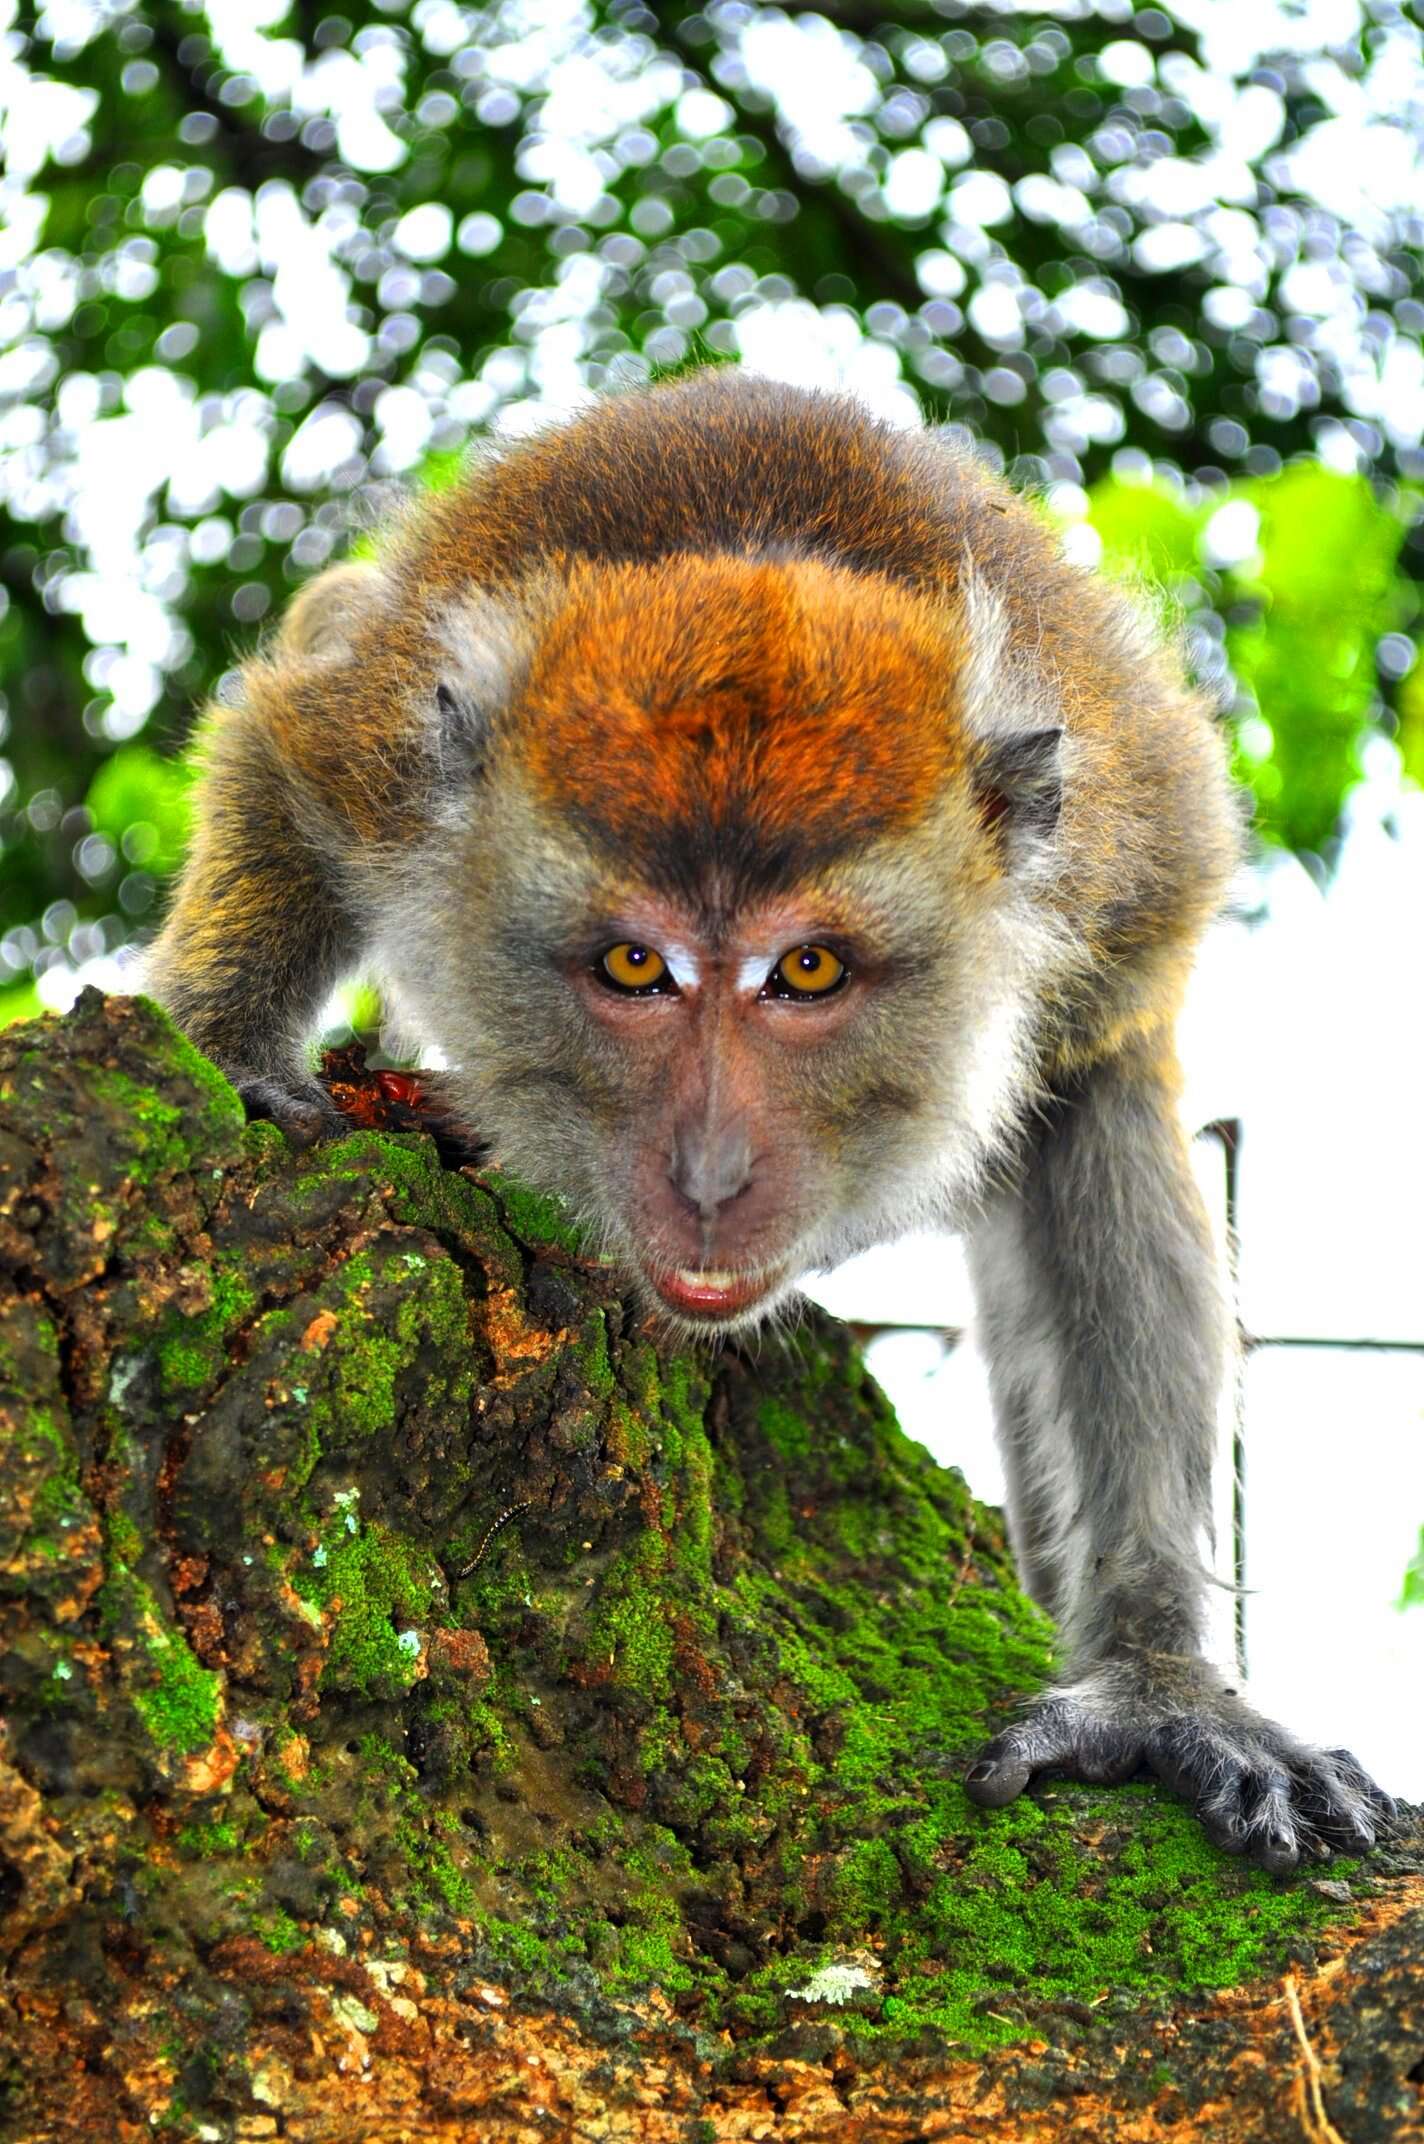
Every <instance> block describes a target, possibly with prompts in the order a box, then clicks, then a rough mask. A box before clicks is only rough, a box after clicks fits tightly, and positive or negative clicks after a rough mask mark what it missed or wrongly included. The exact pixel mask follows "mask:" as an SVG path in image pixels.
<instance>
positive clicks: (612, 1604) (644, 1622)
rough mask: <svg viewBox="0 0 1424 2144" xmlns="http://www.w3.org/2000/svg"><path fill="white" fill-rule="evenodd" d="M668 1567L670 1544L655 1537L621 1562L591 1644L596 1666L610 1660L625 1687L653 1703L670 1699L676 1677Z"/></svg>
mask: <svg viewBox="0 0 1424 2144" xmlns="http://www.w3.org/2000/svg"><path fill="white" fill-rule="evenodd" d="M665 1566H666V1548H665V1544H664V1542H663V1540H662V1537H661V1536H660V1535H658V1534H654V1533H647V1534H643V1535H642V1536H641V1537H640V1539H639V1540H638V1541H637V1542H636V1543H635V1545H634V1546H633V1547H632V1548H631V1549H629V1550H627V1551H626V1552H625V1553H624V1554H623V1555H622V1556H620V1557H618V1558H617V1559H616V1560H615V1562H614V1564H613V1565H612V1567H611V1568H610V1569H609V1570H608V1571H607V1572H605V1574H604V1579H603V1584H602V1586H601V1588H600V1589H599V1596H598V1603H597V1607H596V1610H595V1613H594V1617H593V1622H592V1629H591V1632H590V1636H589V1640H588V1645H587V1651H588V1653H589V1655H590V1657H591V1658H592V1659H593V1660H594V1661H596V1662H598V1663H600V1664H602V1663H604V1662H605V1661H606V1664H607V1666H608V1667H609V1668H610V1669H611V1671H612V1673H613V1674H614V1676H615V1677H616V1679H617V1680H618V1681H619V1682H620V1683H624V1684H626V1685H627V1687H628V1688H629V1689H630V1690H634V1691H636V1692H637V1693H638V1695H639V1696H640V1697H642V1698H644V1699H646V1700H648V1701H649V1702H655V1701H656V1700H657V1699H659V1698H663V1697H666V1695H667V1693H668V1689H669V1685H670V1681H671V1676H672V1664H673V1653H674V1641H673V1633H672V1630H671V1628H670V1627H669V1623H668V1616H667V1606H666V1602H665V1596H664V1589H663V1577H664V1572H665Z"/></svg>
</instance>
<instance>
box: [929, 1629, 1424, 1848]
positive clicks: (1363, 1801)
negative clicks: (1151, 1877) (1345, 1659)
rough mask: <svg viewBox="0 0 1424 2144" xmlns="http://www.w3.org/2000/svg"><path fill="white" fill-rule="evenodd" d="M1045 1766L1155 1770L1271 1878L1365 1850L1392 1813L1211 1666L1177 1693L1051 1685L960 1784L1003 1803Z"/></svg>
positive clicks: (1124, 1772)
mask: <svg viewBox="0 0 1424 2144" xmlns="http://www.w3.org/2000/svg"><path fill="white" fill-rule="evenodd" d="M1184 1699H1185V1701H1183V1700H1184ZM1043 1771H1053V1772H1059V1773H1066V1774H1067V1775H1068V1777H1070V1778H1072V1779H1083V1780H1090V1781H1094V1782H1097V1783H1100V1784H1109V1783H1116V1782H1117V1781H1120V1780H1124V1779H1127V1778H1129V1777H1130V1776H1131V1775H1132V1774H1133V1773H1134V1772H1139V1771H1146V1772H1150V1773H1155V1774H1156V1776H1157V1777H1158V1778H1159V1779H1161V1780H1163V1781H1164V1782H1165V1783H1166V1785H1168V1786H1169V1787H1171V1788H1172V1789H1173V1790H1174V1791H1175V1792H1176V1793H1178V1794H1181V1795H1183V1796H1184V1797H1185V1798H1186V1799H1187V1800H1188V1801H1190V1802H1191V1803H1192V1805H1193V1807H1194V1808H1195V1810H1196V1814H1197V1815H1198V1817H1199V1818H1200V1819H1201V1822H1202V1824H1203V1826H1204V1828H1205V1830H1206V1833H1207V1836H1208V1837H1209V1838H1210V1839H1211V1840H1212V1841H1213V1843H1214V1844H1215V1845H1217V1846H1219V1847H1221V1848H1222V1849H1223V1851H1225V1852H1226V1853H1228V1854H1248V1855H1249V1856H1250V1857H1251V1858H1252V1859H1253V1860H1254V1861H1257V1862H1259V1863H1260V1865H1261V1867H1262V1868H1264V1869H1266V1870H1268V1871H1269V1872H1270V1873H1271V1874H1272V1875H1276V1876H1279V1875H1284V1874H1285V1873H1286V1872H1287V1871H1289V1870H1290V1869H1293V1868H1294V1867H1295V1865H1296V1863H1297V1862H1298V1861H1299V1860H1300V1858H1301V1856H1302V1855H1307V1856H1321V1855H1323V1854H1326V1853H1330V1852H1337V1853H1347V1854H1359V1853H1364V1852H1366V1851H1368V1849H1369V1848H1370V1847H1371V1846H1373V1845H1374V1843H1375V1841H1376V1838H1377V1837H1379V1836H1380V1834H1381V1833H1384V1832H1387V1831H1388V1830H1389V1828H1390V1827H1391V1825H1392V1824H1393V1822H1394V1819H1395V1816H1396V1814H1397V1812H1396V1809H1395V1805H1394V1803H1393V1801H1392V1800H1391V1799H1390V1797H1389V1795H1387V1794H1386V1793H1385V1792H1384V1791H1383V1790H1382V1789H1381V1788H1380V1787H1377V1786H1376V1785H1375V1783H1374V1781H1373V1780H1372V1779H1371V1778H1370V1777H1369V1774H1368V1773H1367V1772H1366V1771H1365V1770H1364V1769H1363V1767H1362V1766H1361V1765H1360V1764H1359V1763H1358V1762H1357V1761H1356V1759H1355V1758H1354V1757H1352V1756H1351V1754H1350V1752H1349V1751H1348V1750H1345V1749H1332V1750H1321V1749H1312V1748H1311V1747H1310V1746H1309V1745H1308V1744H1306V1743H1303V1742H1298V1741H1296V1740H1295V1738H1294V1737H1293V1736H1291V1735H1288V1734H1287V1733H1286V1731H1285V1730H1284V1728H1281V1727H1278V1726H1277V1725H1276V1724H1275V1722H1274V1721H1272V1720H1266V1719H1263V1718H1262V1717H1261V1716H1260V1714H1259V1713H1256V1712H1252V1711H1251V1710H1250V1708H1249V1707H1248V1706H1247V1705H1245V1704H1243V1703H1242V1702H1241V1700H1240V1698H1239V1697H1237V1696H1236V1694H1235V1692H1234V1691H1232V1690H1229V1689H1227V1688H1225V1687H1224V1686H1222V1685H1220V1684H1214V1685H1213V1683H1212V1682H1210V1681H1208V1679H1207V1674H1206V1671H1204V1672H1203V1676H1202V1681H1201V1685H1200V1687H1199V1688H1198V1689H1196V1690H1194V1691H1193V1692H1192V1693H1191V1694H1190V1695H1187V1693H1185V1692H1183V1693H1179V1694H1178V1695H1177V1697H1176V1700H1175V1701H1173V1700H1171V1699H1169V1698H1167V1697H1166V1696H1164V1695H1161V1694H1158V1693H1156V1692H1148V1693H1144V1692H1142V1691H1140V1690H1136V1691H1134V1690H1133V1689H1132V1688H1131V1686H1130V1683H1129V1684H1127V1685H1126V1686H1125V1684H1124V1680H1123V1677H1122V1671H1121V1669H1118V1670H1116V1671H1114V1670H1111V1669H1110V1670H1108V1671H1106V1673H1105V1675H1104V1677H1103V1678H1102V1680H1101V1681H1086V1682H1080V1683H1076V1684H1074V1685H1072V1686H1070V1687H1068V1688H1065V1689H1062V1690H1059V1691H1055V1692H1052V1693H1050V1694H1049V1695H1048V1696H1046V1697H1044V1698H1043V1699H1042V1700H1041V1701H1040V1702H1039V1703H1038V1704H1036V1705H1035V1706H1034V1707H1033V1708H1032V1709H1031V1710H1030V1711H1029V1712H1028V1714H1027V1715H1026V1716H1025V1717H1024V1718H1023V1719H1022V1720H1020V1721H1018V1722H1017V1723H1016V1724H1015V1725H1014V1726H1012V1727H1008V1728H1006V1729H1005V1730H1004V1732H1003V1733H1002V1734H999V1735H996V1736H995V1737H994V1739H993V1741H992V1742H990V1743H989V1745H988V1747H987V1748H986V1749H985V1750H984V1752H983V1754H982V1756H981V1757H980V1758H979V1759H978V1761H977V1762H976V1764H975V1765H974V1767H973V1769H972V1770H971V1771H970V1773H969V1775H968V1778H967V1779H966V1781H965V1788H966V1791H967V1793H968V1795H969V1797H970V1799H971V1801H975V1802H978V1803H979V1804H980V1806H981V1807H982V1808H985V1809H1001V1808H1003V1807H1004V1805H1005V1804H1006V1803H1007V1802H1011V1801H1013V1800H1014V1799H1015V1798H1016V1796H1018V1795H1019V1794H1021V1793H1022V1792H1023V1790H1024V1788H1025V1787H1026V1786H1027V1785H1028V1783H1029V1781H1030V1779H1031V1778H1033V1776H1034V1775H1035V1774H1036V1773H1038V1772H1043Z"/></svg>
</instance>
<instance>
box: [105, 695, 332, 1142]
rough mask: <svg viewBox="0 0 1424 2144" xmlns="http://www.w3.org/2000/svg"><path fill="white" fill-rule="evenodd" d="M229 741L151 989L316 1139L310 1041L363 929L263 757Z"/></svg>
mask: <svg viewBox="0 0 1424 2144" xmlns="http://www.w3.org/2000/svg"><path fill="white" fill-rule="evenodd" d="M221 742H222V744H223V746H224V748H225V749H224V752H223V756H222V759H221V760H220V762H219V764H218V765H217V766H216V767H215V769H214V771H213V773H212V775H211V776H210V779H209V784H208V788H207V792H206V795H205V799H204V801H205V806H206V809H205V812H204V817H203V820H202V822H201V824H200V827H199V830H198V838H197V841H196V843H195V845H194V849H193V853H192V855H191V856H190V858H189V861H188V864H187V866H186V868H185V870H184V873H183V876H182V879H181V881H180V884H179V888H178V896H177V899H176V901H175V903H174V906H173V908H172V910H171V912H170V914H169V917H168V921H167V923H166V924H165V926H164V928H163V931H162V933H161V934H160V936H159V938H158V940H157V942H156V943H155V944H154V946H153V947H152V949H151V950H150V952H149V954H148V957H147V959H146V961H145V965H144V981H145V987H146V988H148V989H149V990H151V991H152V993H153V995H154V996H155V997H156V998H157V999H158V1000H159V1002H160V1004H162V1005H164V1006H165V1007H166V1008H167V1010H168V1011H169V1012H171V1013H172V1014H173V1016H174V1018H175V1019H176V1020H177V1021H178V1022H179V1023H180V1025H181V1026H182V1027H183V1028H184V1030H185V1032H186V1033H187V1034H188V1035H190V1036H191V1037H192V1039H193V1041H194V1042H196V1043H197V1044H198V1046H199V1048H200V1049H203V1050H206V1051H207V1052H208V1054H209V1055H210V1056H211V1057H213V1058H214V1059H215V1060H216V1061H217V1063H218V1064H220V1065H221V1066H222V1068H223V1070H224V1071H225V1072H227V1073H228V1075H229V1076H230V1077H231V1078H232V1079H233V1080H234V1081H235V1083H236V1084H237V1086H238V1087H239V1089H240V1090H241V1091H242V1092H243V1093H244V1094H245V1096H246V1097H247V1099H248V1101H249V1102H250V1103H251V1104H252V1105H253V1106H254V1107H256V1108H257V1109H258V1110H259V1111H260V1112H261V1113H262V1114H265V1115H272V1116H275V1117H277V1119H278V1120H279V1121H280V1122H282V1123H284V1124H285V1125H286V1127H287V1128H288V1129H289V1130H292V1131H294V1132H295V1133H296V1134H297V1135H298V1136H311V1135H312V1133H313V1131H314V1130H315V1129H317V1128H319V1125H318V1119H320V1117H321V1116H322V1114H323V1108H324V1105H323V1102H322V1097H321V1094H320V1090H319V1089H317V1087H316V1085H315V1082H313V1081H312V1080H311V1079H310V1078H309V1076H308V1075H307V1073H306V1069H305V1064H304V1044H305V1042H306V1041H307V1039H308V1037H309V1036H310V1033H311V1030H312V1027H313V1025H314V1023H315V1021H316V1018H317V1015H318V1013H319V1012H320V1009H321V1006H322V1004H323V1002H324V1001H325V999H326V998H327V997H328V995H329V994H330V992H331V990H332V988H333V986H334V985H335V983H336V982H337V981H338V980H339V979H340V976H341V974H342V972H343V971H344V970H345V969H346V968H347V967H348V966H349V965H350V963H351V960H352V956H353V954H354V952H355V950H356V947H355V938H354V933H353V931H352V929H351V926H350V924H349V922H348V921H347V919H346V917H345V915H344V913H343V909H342V905H341V903H340V902H339V901H338V899H337V897H336V895H335V892H334V890H333V886H332V883H331V879H330V875H329V872H328V870H327V869H326V868H325V866H324V864H323V861H322V859H321V858H320V856H319V855H318V854H317V853H316V852H315V851H314V849H313V848H312V847H311V845H310V844H309V843H308V842H307V841H305V840H304V839H303V838H302V836H301V834H300V832H299V830H298V829H297V828H296V826H295V825H294V824H293V822H292V819H291V816H290V814H289V811H288V809H287V800H286V798H285V796H284V794H283V791H282V788H281V785H280V783H279V782H278V781H277V780H275V779H274V778H272V777H271V776H269V775H268V774H267V773H266V771H265V769H264V767H263V764H262V758H261V754H260V751H259V750H257V749H254V747H253V746H252V745H251V744H250V743H249V742H248V741H247V740H244V739H242V738H241V737H239V738H236V739H232V740H229V739H223V740H221ZM284 1099H285V1100H287V1101H290V1102H291V1104H292V1108H291V1109H287V1108H285V1107H284Z"/></svg>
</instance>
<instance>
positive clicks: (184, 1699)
mask: <svg viewBox="0 0 1424 2144" xmlns="http://www.w3.org/2000/svg"><path fill="white" fill-rule="evenodd" d="M111 1538H112V1529H111ZM99 1609H100V1629H101V1632H102V1633H103V1635H104V1636H105V1637H106V1639H108V1641H109V1642H110V1643H111V1644H113V1643H115V1642H116V1641H118V1642H122V1643H124V1644H126V1645H127V1646H128V1647H131V1648H132V1652H133V1654H134V1655H135V1656H136V1664H135V1668H134V1672H133V1674H132V1678H131V1681H130V1689H129V1695H130V1697H131V1699H132V1702H133V1706H134V1710H135V1711H136V1712H137V1714H138V1716H139V1718H140V1720H141V1721H142V1722H143V1725H144V1728H145V1729H146V1731H147V1733H148V1735H149V1737H150V1739H151V1740H152V1741H153V1742H154V1743H155V1744H156V1745H157V1746H158V1748H160V1749H161V1750H164V1751H166V1752H173V1753H176V1754H179V1755H182V1756H194V1755H196V1754H197V1753H198V1752H199V1751H200V1750H205V1749H207V1748H208V1747H209V1745H210V1744H211V1742H212V1739H213V1736H214V1735H215V1734H216V1733H217V1728H218V1721H219V1720H220V1719H221V1717H222V1677H221V1676H220V1675H219V1674H217V1673H216V1672H215V1671H214V1670H213V1669H211V1668H205V1667H202V1666H201V1665H200V1664H199V1662H198V1661H197V1659H196V1658H195V1657H194V1655H193V1652H192V1649H191V1647H190V1646H189V1644H188V1641H187V1639H186V1638H185V1637H184V1636H183V1634H182V1633H181V1631H178V1630H175V1629H174V1627H173V1625H172V1624H171V1623H170V1622H169V1621H168V1620H167V1618H166V1616H165V1615H164V1613H163V1611H162V1609H161V1608H160V1606H159V1603H158V1599H157V1596H156V1595H155V1594H154V1592H153V1590H152V1588H151V1587H149V1586H147V1585H146V1584H145V1583H144V1581H143V1580H142V1579H141V1578H140V1577H139V1576H138V1574H137V1572H135V1571H132V1570H130V1568H129V1567H128V1565H127V1564H126V1563H125V1562H124V1561H123V1560H122V1558H121V1557H119V1556H118V1555H117V1554H116V1553H114V1551H113V1550H112V1547H111V1550H110V1560H109V1569H108V1574H107V1576H106V1577H105V1580H104V1584H103V1586H102V1587H101V1589H100V1596H99Z"/></svg>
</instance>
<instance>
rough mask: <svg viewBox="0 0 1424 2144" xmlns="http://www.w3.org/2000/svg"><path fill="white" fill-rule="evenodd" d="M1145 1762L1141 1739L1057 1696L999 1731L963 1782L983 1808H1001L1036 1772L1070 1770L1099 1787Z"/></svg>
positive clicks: (1022, 1788) (1116, 1780)
mask: <svg viewBox="0 0 1424 2144" xmlns="http://www.w3.org/2000/svg"><path fill="white" fill-rule="evenodd" d="M1141 1761H1142V1741H1141V1737H1140V1736H1138V1735H1135V1734H1133V1733H1132V1732H1131V1731H1130V1730H1129V1729H1127V1728H1125V1727H1122V1726H1120V1725H1118V1724H1117V1723H1116V1722H1114V1721H1112V1720H1105V1719H1101V1718H1098V1717H1096V1716H1095V1715H1094V1714H1093V1713H1091V1712H1089V1711H1087V1710H1086V1709H1085V1708H1083V1707H1082V1706H1079V1705H1075V1704H1073V1703H1071V1702H1070V1701H1067V1700H1063V1699H1055V1700H1052V1701H1050V1702H1049V1703H1047V1704H1044V1705H1038V1706H1035V1707H1034V1709H1033V1711H1031V1712H1030V1713H1029V1714H1028V1715H1027V1716H1026V1717H1025V1718H1024V1719H1022V1720H1019V1721H1017V1722H1016V1723H1015V1725H1014V1726H1012V1727H1007V1728H1005V1729H1004V1732H1003V1733H1002V1734H999V1735H995V1737H994V1739H993V1741H992V1742H990V1743H989V1744H988V1746H987V1748H986V1749H985V1750H984V1752H983V1754H982V1755H981V1756H980V1758H979V1759H978V1762H977V1763H976V1764H975V1765H974V1767H973V1769H972V1770H971V1771H970V1772H969V1774H968V1776H967V1778H966V1779H965V1782H964V1787H965V1792H966V1793H967V1794H968V1796H969V1799H970V1800H971V1801H973V1802H977V1803H978V1804H979V1807H980V1808H981V1809H1002V1808H1003V1807H1004V1805H1005V1804H1006V1803H1007V1802H1011V1801H1013V1800H1015V1799H1016V1798H1017V1796H1018V1795H1020V1794H1022V1792H1023V1790H1024V1788H1025V1787H1026V1786H1027V1785H1028V1783H1029V1781H1030V1779H1031V1778H1032V1777H1033V1776H1034V1774H1035V1773H1036V1772H1042V1771H1047V1770H1050V1769H1051V1770H1053V1771H1057V1772H1066V1773H1068V1774H1069V1776H1070V1777H1072V1778H1074V1779H1082V1780H1087V1781H1090V1782H1092V1783H1093V1784H1094V1785H1099V1786H1109V1785H1116V1784H1118V1783H1119V1782H1120V1781H1121V1780H1124V1779H1130V1778H1131V1776H1132V1774H1133V1773H1134V1772H1135V1771H1136V1770H1137V1769H1138V1766H1139V1765H1140V1763H1141Z"/></svg>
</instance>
